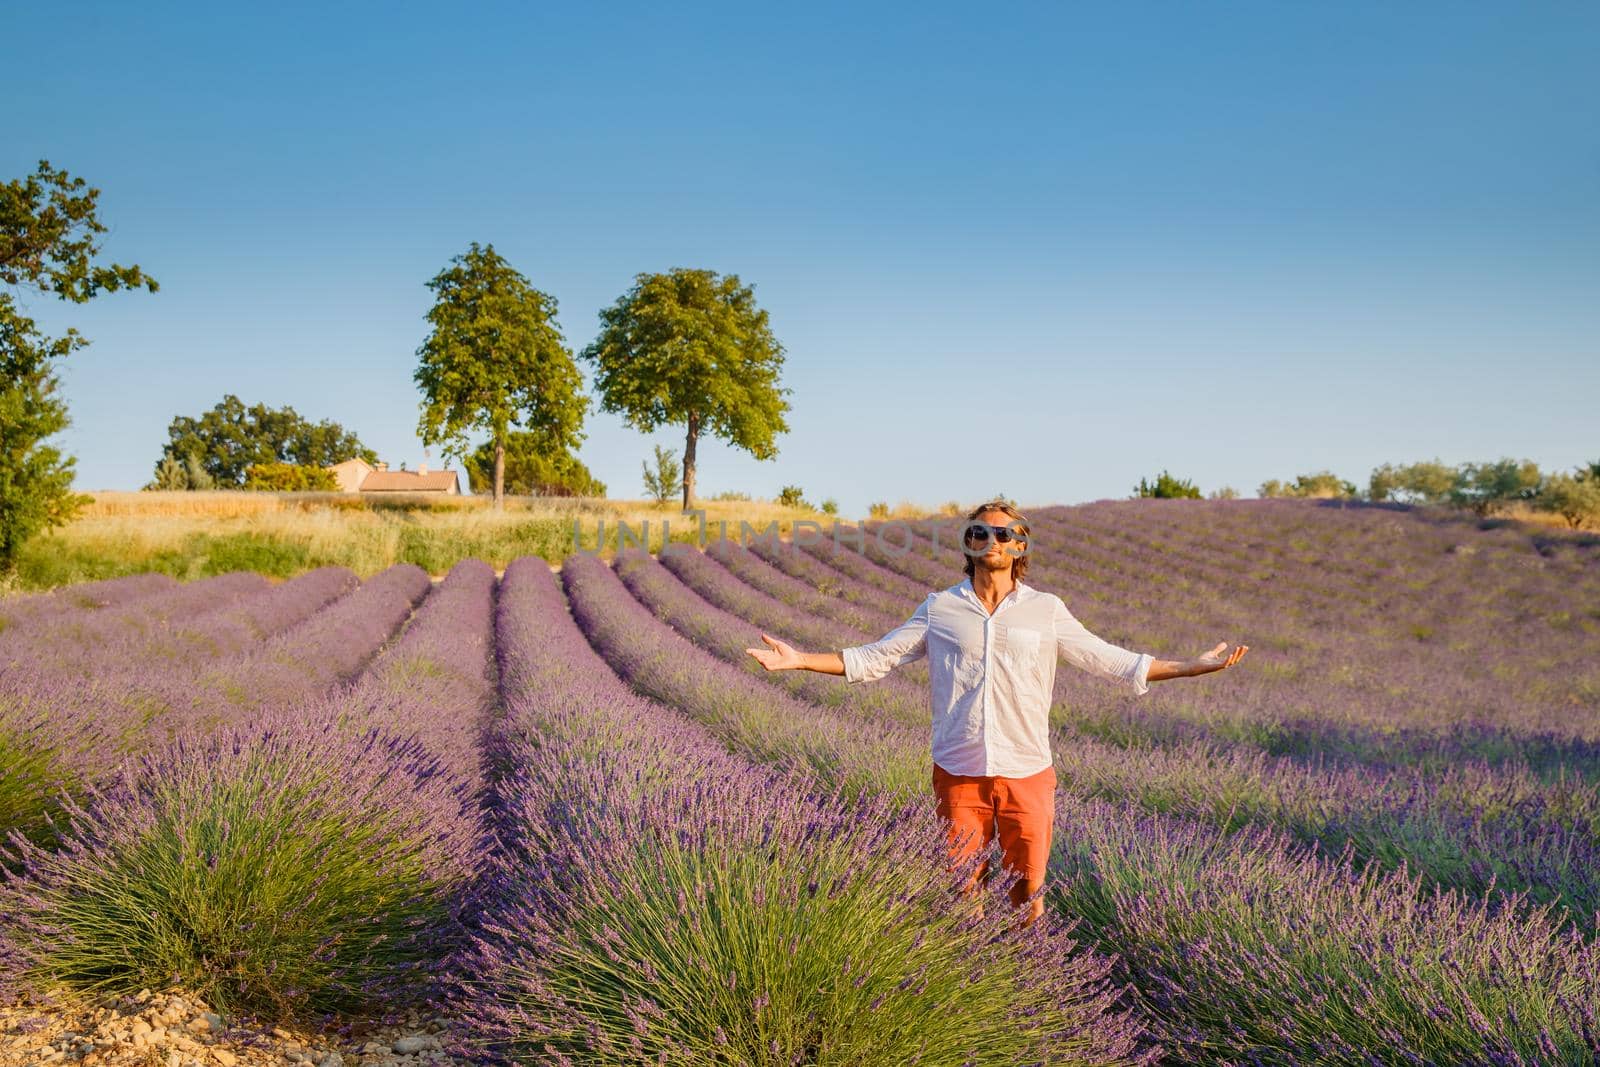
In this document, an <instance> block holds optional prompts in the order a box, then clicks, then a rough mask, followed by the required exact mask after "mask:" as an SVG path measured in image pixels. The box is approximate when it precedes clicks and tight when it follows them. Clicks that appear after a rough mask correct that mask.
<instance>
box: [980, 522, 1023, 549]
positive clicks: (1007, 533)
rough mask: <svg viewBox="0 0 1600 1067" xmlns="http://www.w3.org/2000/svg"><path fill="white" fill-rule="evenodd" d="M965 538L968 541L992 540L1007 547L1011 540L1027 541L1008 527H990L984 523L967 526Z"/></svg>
mask: <svg viewBox="0 0 1600 1067" xmlns="http://www.w3.org/2000/svg"><path fill="white" fill-rule="evenodd" d="M965 536H966V539H967V540H968V541H988V540H991V539H992V540H994V541H995V542H997V543H998V544H1002V545H1008V544H1010V543H1011V542H1012V541H1013V540H1016V541H1026V540H1027V538H1026V537H1025V536H1023V535H1022V534H1020V533H1017V532H1015V531H1014V530H1012V529H1011V527H1009V526H990V525H989V524H988V523H986V522H975V523H973V524H972V525H971V526H968V527H967V532H966V535H965Z"/></svg>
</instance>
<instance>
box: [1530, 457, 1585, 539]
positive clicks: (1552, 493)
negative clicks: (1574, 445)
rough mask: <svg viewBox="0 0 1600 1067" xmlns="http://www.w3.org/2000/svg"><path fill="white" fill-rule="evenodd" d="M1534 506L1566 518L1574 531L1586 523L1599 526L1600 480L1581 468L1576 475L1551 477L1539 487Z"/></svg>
mask: <svg viewBox="0 0 1600 1067" xmlns="http://www.w3.org/2000/svg"><path fill="white" fill-rule="evenodd" d="M1536 503H1537V504H1538V506H1539V507H1540V508H1542V509H1544V510H1545V511H1553V512H1555V513H1556V514H1557V515H1560V516H1561V517H1562V518H1563V519H1566V520H1567V525H1568V526H1570V527H1572V528H1573V529H1574V530H1576V529H1578V528H1579V527H1580V526H1583V525H1584V524H1586V523H1592V524H1594V525H1600V478H1597V477H1595V476H1594V475H1593V474H1592V473H1590V471H1589V470H1588V469H1586V468H1583V467H1579V468H1578V471H1577V473H1576V474H1552V475H1551V476H1550V477H1548V478H1546V479H1545V480H1544V484H1543V485H1541V486H1540V487H1539V496H1538V498H1537V501H1536Z"/></svg>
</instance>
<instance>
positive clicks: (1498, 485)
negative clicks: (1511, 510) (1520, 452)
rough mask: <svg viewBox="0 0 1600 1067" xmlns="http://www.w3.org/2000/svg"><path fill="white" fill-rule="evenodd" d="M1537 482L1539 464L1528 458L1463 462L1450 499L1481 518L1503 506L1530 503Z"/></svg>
mask: <svg viewBox="0 0 1600 1067" xmlns="http://www.w3.org/2000/svg"><path fill="white" fill-rule="evenodd" d="M1541 481H1542V479H1541V477H1540V475H1539V465H1538V464H1537V463H1534V462H1533V461H1532V460H1528V459H1524V460H1515V459H1499V460H1496V461H1494V462H1493V463H1464V464H1462V465H1461V468H1460V469H1459V470H1458V471H1457V472H1456V481H1455V485H1454V486H1453V487H1452V488H1451V490H1450V500H1451V502H1452V503H1454V504H1456V505H1457V506H1458V507H1466V508H1471V509H1472V510H1473V511H1474V512H1476V513H1477V514H1478V515H1479V516H1480V517H1481V516H1484V515H1488V514H1489V513H1490V512H1492V511H1493V510H1495V509H1496V508H1498V507H1501V506H1503V505H1506V504H1511V503H1516V502H1518V501H1531V500H1533V499H1534V498H1535V497H1536V496H1537V495H1538V493H1539V485H1540V483H1541Z"/></svg>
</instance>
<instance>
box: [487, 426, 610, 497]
mask: <svg viewBox="0 0 1600 1067" xmlns="http://www.w3.org/2000/svg"><path fill="white" fill-rule="evenodd" d="M494 453H495V449H494V442H493V441H485V442H484V443H483V444H481V445H479V446H478V447H477V448H476V449H474V450H473V452H472V453H471V454H470V455H469V456H467V458H466V461H465V462H464V464H463V466H465V467H466V470H467V481H468V483H469V484H470V485H471V486H472V491H473V492H474V493H486V492H493V490H494ZM504 463H505V466H504V469H503V473H502V484H503V486H504V487H505V491H506V492H507V493H508V494H510V495H511V496H605V495H606V485H605V483H604V482H602V481H599V480H597V479H596V478H595V477H594V475H592V474H590V473H589V468H588V467H585V466H584V465H583V463H582V462H581V461H580V460H579V459H578V457H577V456H574V455H573V454H572V453H571V452H569V451H567V450H566V449H564V448H561V447H560V446H557V445H552V444H550V443H548V442H545V441H543V440H541V439H540V437H539V435H538V434H536V433H528V432H527V431H512V432H511V433H508V434H506V439H505V460H504Z"/></svg>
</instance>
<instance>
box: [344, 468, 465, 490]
mask: <svg viewBox="0 0 1600 1067" xmlns="http://www.w3.org/2000/svg"><path fill="white" fill-rule="evenodd" d="M453 488H457V482H456V472H455V471H429V472H428V473H427V474H421V473H419V472H417V471H373V472H372V473H371V474H369V475H367V476H366V477H365V478H363V479H362V480H361V491H362V492H363V493H420V492H441V491H442V492H449V491H450V490H451V489H453Z"/></svg>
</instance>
